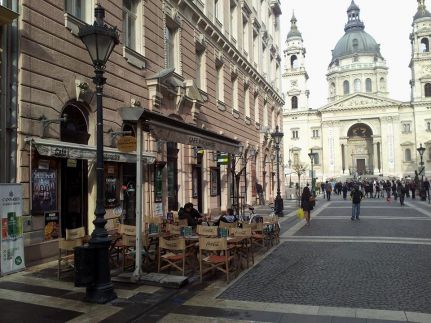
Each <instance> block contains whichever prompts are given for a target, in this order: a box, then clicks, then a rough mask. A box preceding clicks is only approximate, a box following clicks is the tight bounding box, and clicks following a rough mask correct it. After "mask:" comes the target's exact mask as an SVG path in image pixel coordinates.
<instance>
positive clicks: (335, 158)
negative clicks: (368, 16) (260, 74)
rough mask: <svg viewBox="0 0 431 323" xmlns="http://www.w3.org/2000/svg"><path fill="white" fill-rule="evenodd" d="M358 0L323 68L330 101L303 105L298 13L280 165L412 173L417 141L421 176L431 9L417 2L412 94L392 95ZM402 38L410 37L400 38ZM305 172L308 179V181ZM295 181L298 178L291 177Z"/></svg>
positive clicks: (331, 172) (429, 160) (429, 99)
mask: <svg viewBox="0 0 431 323" xmlns="http://www.w3.org/2000/svg"><path fill="white" fill-rule="evenodd" d="M360 13H361V10H360V8H359V7H358V5H357V4H356V3H355V1H352V2H351V4H350V6H349V7H348V9H347V23H346V24H345V27H344V35H343V36H342V37H341V39H340V40H339V41H338V42H337V44H336V45H335V48H334V49H333V50H332V59H331V61H330V62H329V66H328V72H327V74H326V79H327V84H328V103H327V104H326V105H325V106H323V107H320V108H318V109H312V108H311V107H309V104H308V97H309V94H310V92H309V90H308V88H307V80H308V74H307V71H306V64H305V57H306V50H305V48H304V44H303V38H302V34H301V32H300V31H299V29H298V26H297V19H296V17H295V15H293V16H292V19H291V30H290V32H289V33H288V35H287V39H286V47H285V50H284V59H285V66H284V72H283V94H284V97H285V102H286V104H285V107H284V113H283V120H284V121H283V131H284V134H285V141H284V164H285V171H286V174H290V173H292V176H294V174H295V173H294V172H295V170H294V168H295V167H294V165H297V164H305V165H307V166H308V169H310V168H311V160H310V157H309V153H310V152H313V153H314V165H313V166H314V167H313V168H314V177H317V181H322V180H327V179H334V178H341V177H349V176H358V175H362V176H367V177H377V176H379V175H380V176H390V177H406V176H414V174H415V170H418V167H419V163H420V156H419V154H418V153H417V150H416V149H417V147H419V145H420V144H422V145H423V146H424V147H425V148H426V150H425V153H424V155H423V161H424V165H425V175H426V176H430V175H431V52H430V40H431V13H430V12H429V11H428V10H427V9H426V7H425V2H424V0H418V10H417V13H416V14H415V16H414V17H413V24H412V27H413V28H412V33H411V35H410V42H411V46H412V57H411V61H410V68H411V75H412V76H411V80H410V85H411V100H410V101H409V102H401V101H397V100H393V99H391V98H390V97H389V93H388V89H387V78H388V68H387V66H386V61H385V59H384V56H383V55H382V53H381V51H380V45H379V44H378V43H377V41H376V40H375V39H374V38H373V37H372V36H371V35H370V34H368V33H367V32H366V31H365V25H364V22H363V21H362V20H361V16H360ZM405 41H406V43H407V42H408V41H409V40H408V39H406V40H405ZM307 176H310V174H309V172H308V171H307V174H306V175H305V180H309V178H307ZM292 178H294V179H295V180H296V178H297V177H292Z"/></svg>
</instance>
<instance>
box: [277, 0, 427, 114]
mask: <svg viewBox="0 0 431 323" xmlns="http://www.w3.org/2000/svg"><path fill="white" fill-rule="evenodd" d="M355 2H356V4H357V5H358V6H359V8H360V9H361V20H362V21H363V22H364V23H365V31H366V32H367V33H369V34H370V35H371V36H373V37H374V39H375V40H376V41H377V43H378V44H380V45H381V46H380V51H381V53H382V55H383V57H384V58H385V59H386V64H387V66H388V67H389V72H388V87H389V97H390V98H392V99H396V100H400V101H408V100H409V98H410V85H409V81H410V78H411V72H410V69H409V67H408V65H409V63H410V57H411V44H410V39H409V35H410V33H411V32H412V26H411V25H412V22H413V16H414V15H415V13H416V11H417V1H416V0H397V1H394V0H355ZM281 3H282V12H283V13H282V16H281V17H280V20H281V48H282V50H283V51H284V50H285V48H286V45H285V42H286V36H287V33H288V32H289V30H290V19H291V17H292V11H293V10H294V11H295V16H296V18H297V19H298V22H297V25H298V28H299V31H300V32H301V33H302V38H303V39H304V46H305V48H306V51H307V52H306V63H305V64H306V65H305V67H306V69H307V72H308V75H309V80H308V89H309V90H310V100H309V107H310V108H313V109H317V108H320V107H322V106H323V105H325V104H326V103H327V94H328V86H327V82H326V73H327V68H328V65H329V63H330V60H331V57H332V56H331V50H332V49H334V47H335V45H336V44H337V42H338V40H339V39H340V38H341V37H342V36H343V35H344V25H345V23H346V22H347V13H346V11H347V8H348V7H349V5H350V3H351V0H326V1H325V0H324V1H322V0H281ZM425 4H426V6H427V9H428V10H431V0H426V1H425ZM282 64H283V65H284V62H283V63H282Z"/></svg>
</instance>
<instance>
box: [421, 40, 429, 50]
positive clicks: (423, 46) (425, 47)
mask: <svg viewBox="0 0 431 323" xmlns="http://www.w3.org/2000/svg"><path fill="white" fill-rule="evenodd" d="M429 51H430V43H429V40H428V38H422V39H421V53H427V52H429Z"/></svg>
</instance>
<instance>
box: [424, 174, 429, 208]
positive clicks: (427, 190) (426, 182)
mask: <svg viewBox="0 0 431 323" xmlns="http://www.w3.org/2000/svg"><path fill="white" fill-rule="evenodd" d="M424 190H425V193H426V195H427V197H428V203H429V202H430V182H429V180H428V178H426V177H425V181H424Z"/></svg>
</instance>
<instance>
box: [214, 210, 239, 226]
mask: <svg viewBox="0 0 431 323" xmlns="http://www.w3.org/2000/svg"><path fill="white" fill-rule="evenodd" d="M220 221H222V222H225V223H234V222H238V218H237V216H236V215H235V214H234V211H233V209H227V213H225V214H222V216H221V217H220V219H218V221H216V222H214V225H216V226H219V225H220Z"/></svg>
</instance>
